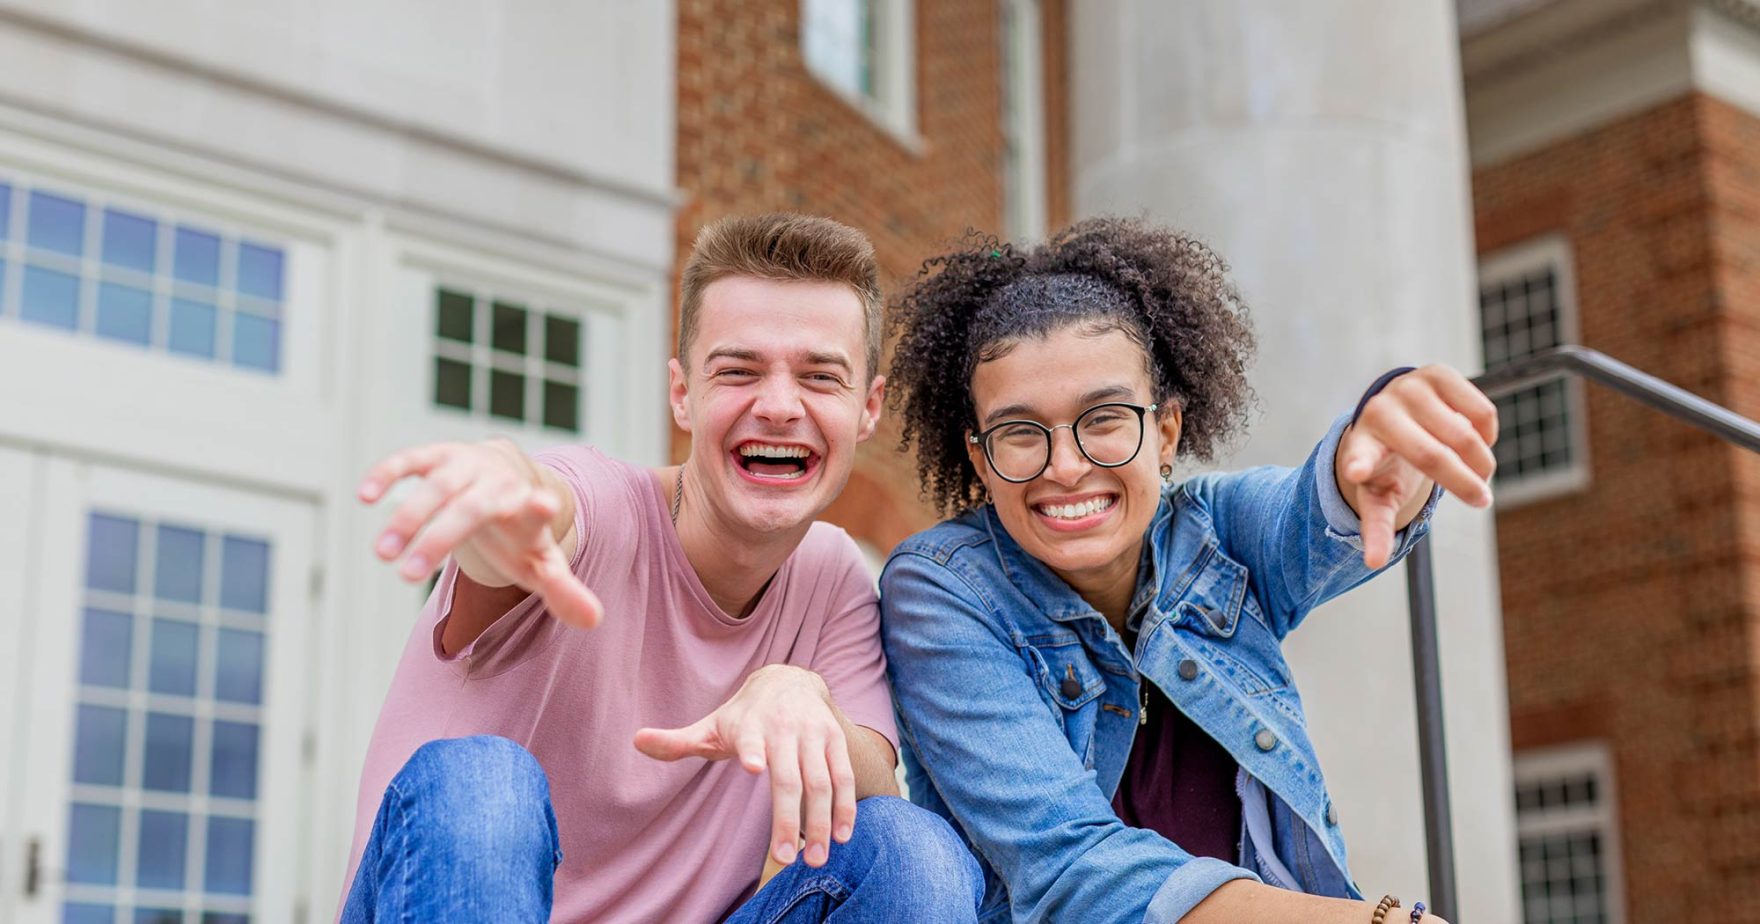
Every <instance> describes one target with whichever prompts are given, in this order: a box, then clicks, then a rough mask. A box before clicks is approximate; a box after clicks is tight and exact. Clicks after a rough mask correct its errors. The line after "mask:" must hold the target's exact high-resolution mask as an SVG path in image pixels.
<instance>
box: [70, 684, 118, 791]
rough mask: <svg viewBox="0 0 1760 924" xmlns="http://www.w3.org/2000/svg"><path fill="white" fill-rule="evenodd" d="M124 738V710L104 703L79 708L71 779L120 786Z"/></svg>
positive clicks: (78, 781)
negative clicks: (103, 704)
mask: <svg viewBox="0 0 1760 924" xmlns="http://www.w3.org/2000/svg"><path fill="white" fill-rule="evenodd" d="M127 741H128V713H127V712H125V711H124V710H121V709H111V708H110V707H108V706H89V705H85V704H81V705H80V707H79V719H78V727H77V729H76V730H75V731H74V744H73V781H74V782H75V783H91V784H93V785H95V786H121V785H122V755H123V754H124V752H125V750H126V744H127Z"/></svg>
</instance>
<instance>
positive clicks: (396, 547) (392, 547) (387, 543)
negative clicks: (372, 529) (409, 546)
mask: <svg viewBox="0 0 1760 924" xmlns="http://www.w3.org/2000/svg"><path fill="white" fill-rule="evenodd" d="M402 549H403V540H401V539H398V538H397V534H396V533H386V534H385V535H383V536H380V537H379V554H380V555H383V556H385V557H386V558H390V557H391V556H393V555H396V554H397V553H398V552H399V551H401V550H402Z"/></svg>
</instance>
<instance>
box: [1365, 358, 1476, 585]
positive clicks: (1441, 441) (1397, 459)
mask: <svg viewBox="0 0 1760 924" xmlns="http://www.w3.org/2000/svg"><path fill="white" fill-rule="evenodd" d="M1496 442H1497V406H1496V405H1494V404H1492V403H1491V399H1490V398H1487V397H1485V393H1484V392H1482V391H1480V390H1479V389H1478V388H1477V387H1475V386H1474V385H1473V383H1472V382H1469V381H1467V378H1466V377H1465V376H1463V375H1461V374H1460V373H1459V372H1456V371H1455V370H1453V369H1450V368H1448V367H1447V366H1425V367H1423V368H1422V369H1417V370H1414V371H1412V372H1408V373H1406V374H1405V375H1402V376H1400V377H1399V378H1396V379H1394V380H1393V381H1392V382H1389V383H1388V384H1387V387H1386V388H1383V389H1382V390H1381V391H1380V393H1378V394H1376V395H1375V396H1374V397H1373V398H1370V399H1369V401H1368V403H1367V404H1365V405H1363V412H1362V414H1361V415H1359V416H1358V417H1357V420H1356V422H1355V423H1353V424H1351V426H1350V428H1349V429H1347V430H1345V433H1344V438H1343V439H1342V440H1340V441H1339V444H1338V455H1337V456H1336V457H1335V459H1334V462H1333V474H1334V476H1335V477H1336V479H1337V481H1338V489H1339V492H1340V493H1341V494H1343V495H1344V499H1345V502H1346V503H1348V504H1350V505H1351V509H1352V510H1355V511H1356V513H1357V519H1358V520H1360V521H1361V522H1362V535H1363V563H1364V564H1365V565H1367V566H1369V567H1370V568H1380V567H1382V566H1383V565H1386V564H1387V561H1388V558H1389V557H1390V556H1391V555H1392V554H1393V536H1394V533H1396V532H1398V531H1399V530H1401V529H1404V528H1405V526H1406V524H1408V523H1410V522H1411V521H1412V520H1413V519H1414V518H1415V517H1417V515H1418V512H1419V511H1420V510H1422V509H1423V507H1424V502H1425V501H1426V500H1427V499H1428V498H1429V496H1430V490H1431V486H1432V484H1440V485H1442V487H1443V489H1444V490H1446V491H1448V492H1449V493H1451V494H1453V495H1455V496H1456V497H1459V498H1460V499H1461V500H1464V501H1466V502H1467V503H1469V504H1471V505H1473V506H1475V507H1488V506H1490V505H1491V473H1492V472H1493V471H1494V470H1496V468H1497V457H1496V456H1495V455H1493V454H1492V452H1491V446H1492V444H1494V443H1496Z"/></svg>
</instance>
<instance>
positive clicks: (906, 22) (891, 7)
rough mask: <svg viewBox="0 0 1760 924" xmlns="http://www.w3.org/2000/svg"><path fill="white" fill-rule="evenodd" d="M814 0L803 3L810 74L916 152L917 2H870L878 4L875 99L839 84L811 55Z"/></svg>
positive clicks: (918, 143)
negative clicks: (809, 50)
mask: <svg viewBox="0 0 1760 924" xmlns="http://www.w3.org/2000/svg"><path fill="white" fill-rule="evenodd" d="M815 2H816V0H801V7H800V22H801V28H800V33H801V37H800V49H801V59H802V60H803V61H804V62H805V63H806V67H807V72H808V73H809V74H812V75H813V77H814V79H816V80H818V82H819V83H820V84H822V85H823V86H824V87H825V88H826V89H828V90H830V91H831V92H833V93H835V94H837V96H838V97H839V98H841V99H842V100H843V101H844V102H846V103H848V104H849V105H851V106H853V107H854V108H855V109H856V110H857V111H859V112H861V113H862V114H863V115H865V116H867V117H868V118H869V119H871V120H872V121H873V122H874V123H875V124H877V125H879V126H880V127H881V128H883V129H885V130H886V131H888V132H889V133H891V134H892V135H893V136H894V137H896V138H897V139H898V140H899V142H900V143H902V144H904V145H905V146H906V147H908V148H910V149H912V150H920V149H921V148H922V146H923V140H922V138H921V136H920V135H918V133H917V48H916V45H917V23H916V2H915V0H872V3H873V4H874V61H873V65H874V95H873V96H868V95H866V94H863V93H859V92H854V91H851V90H850V89H848V88H847V87H844V86H843V85H841V84H839V83H838V82H837V81H836V79H835V78H833V77H831V76H830V75H828V74H827V73H825V71H824V70H823V69H822V65H821V64H819V63H818V62H816V61H814V60H813V58H812V55H810V54H809V53H808V50H807V33H808V22H809V19H810V17H811V15H812V9H811V8H812V6H813V4H814V3H815Z"/></svg>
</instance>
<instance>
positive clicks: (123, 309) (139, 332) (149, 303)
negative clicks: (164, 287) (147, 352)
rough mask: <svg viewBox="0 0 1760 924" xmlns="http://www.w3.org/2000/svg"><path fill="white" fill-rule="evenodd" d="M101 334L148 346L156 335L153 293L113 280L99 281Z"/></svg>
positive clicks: (99, 334) (99, 330)
mask: <svg viewBox="0 0 1760 924" xmlns="http://www.w3.org/2000/svg"><path fill="white" fill-rule="evenodd" d="M98 336H100V337H106V338H109V339H111V340H122V341H125V342H128V343H138V344H140V345H141V346H146V345H147V341H148V340H150V339H152V336H153V293H151V292H148V291H146V290H145V289H137V288H135V287H133V286H121V285H117V284H116V283H113V282H106V283H102V284H100V285H99V286H98Z"/></svg>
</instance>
